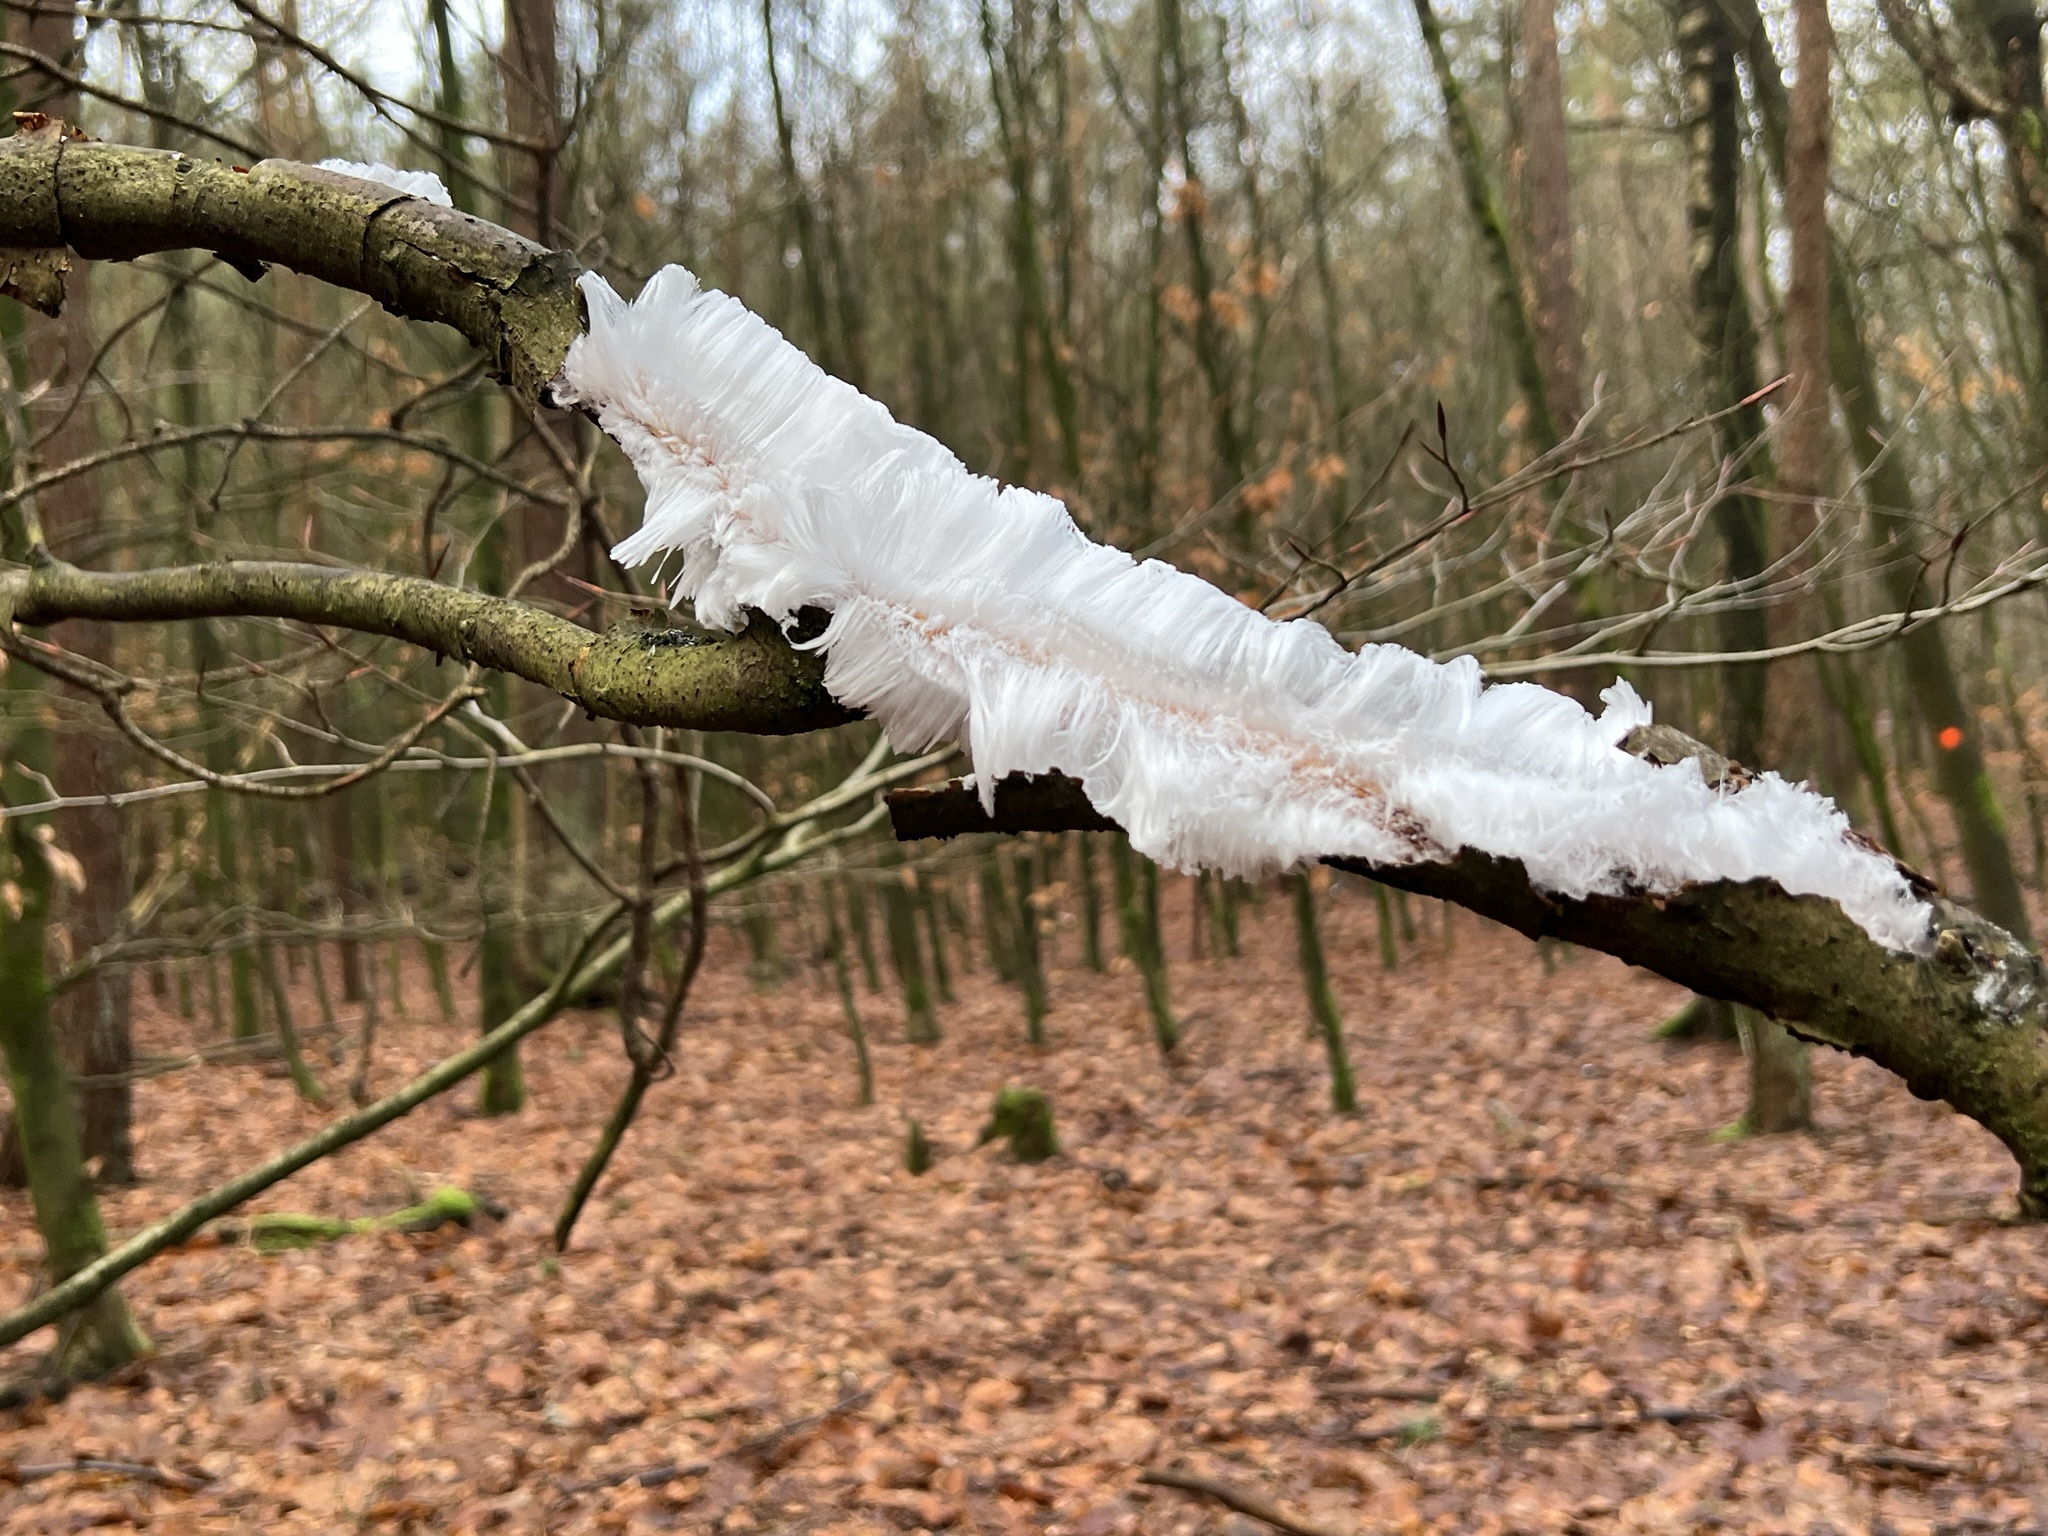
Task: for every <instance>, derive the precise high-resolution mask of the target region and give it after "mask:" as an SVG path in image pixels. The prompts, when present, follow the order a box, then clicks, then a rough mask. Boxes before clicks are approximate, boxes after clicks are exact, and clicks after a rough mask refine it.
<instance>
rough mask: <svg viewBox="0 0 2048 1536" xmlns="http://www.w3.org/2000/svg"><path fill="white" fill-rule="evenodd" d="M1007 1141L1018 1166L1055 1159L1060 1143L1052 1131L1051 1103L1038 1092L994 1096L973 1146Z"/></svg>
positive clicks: (1029, 1090) (1006, 1092) (1016, 1090)
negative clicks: (986, 1120)
mask: <svg viewBox="0 0 2048 1536" xmlns="http://www.w3.org/2000/svg"><path fill="white" fill-rule="evenodd" d="M999 1140H1000V1141H1008V1142H1009V1144H1010V1151H1011V1153H1012V1155H1014V1156H1015V1157H1016V1159H1017V1161H1018V1162H1020V1163H1042V1162H1044V1161H1045V1160H1046V1159H1047V1158H1049V1157H1058V1156H1059V1153H1060V1139H1059V1136H1058V1135H1057V1134H1056V1132H1055V1131H1054V1129H1053V1118H1052V1100H1051V1099H1049V1098H1047V1097H1046V1095H1045V1091H1044V1090H1043V1089H1039V1088H1005V1089H1003V1090H1001V1091H1000V1092H999V1093H997V1094H996V1102H995V1107H994V1108H993V1109H992V1110H991V1111H990V1112H989V1119H988V1124H987V1125H984V1126H983V1127H982V1128H981V1135H980V1136H979V1137H978V1138H977V1139H976V1141H975V1143H974V1144H975V1145H976V1146H978V1147H985V1146H987V1145H988V1144H989V1143H990V1142H992V1141H999Z"/></svg>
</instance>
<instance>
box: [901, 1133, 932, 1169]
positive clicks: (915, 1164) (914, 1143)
mask: <svg viewBox="0 0 2048 1536" xmlns="http://www.w3.org/2000/svg"><path fill="white" fill-rule="evenodd" d="M931 1166H932V1144H931V1143H930V1142H928V1141H926V1140H925V1139H924V1127H923V1126H922V1125H920V1124H918V1122H917V1121H915V1120H912V1121H911V1122H910V1125H909V1127H908V1129H906V1130H905V1131H904V1133H903V1169H904V1171H905V1172H906V1173H908V1174H910V1176H911V1177H912V1178H915V1177H917V1176H918V1175H920V1174H924V1173H929V1172H930V1171H931Z"/></svg>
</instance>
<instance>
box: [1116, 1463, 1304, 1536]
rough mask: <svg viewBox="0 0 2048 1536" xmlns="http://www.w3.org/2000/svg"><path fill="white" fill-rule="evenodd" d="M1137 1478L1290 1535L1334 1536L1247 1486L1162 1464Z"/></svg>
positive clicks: (1149, 1468) (1150, 1468)
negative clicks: (1194, 1496) (1195, 1495)
mask: <svg viewBox="0 0 2048 1536" xmlns="http://www.w3.org/2000/svg"><path fill="white" fill-rule="evenodd" d="M1138 1481H1139V1482H1141V1483H1150V1484H1151V1485H1152V1486H1153V1487H1155V1488H1178V1489H1180V1491H1181V1492H1183V1493H1199V1494H1201V1495H1202V1496H1203V1497H1204V1498H1209V1499H1214V1500H1215V1501H1216V1502H1217V1503H1218V1504H1221V1505H1222V1506H1223V1507H1224V1508H1225V1509H1234V1510H1236V1511H1237V1512H1238V1513H1239V1514H1240V1515H1250V1516H1251V1517H1252V1518H1253V1519H1254V1520H1263V1521H1265V1522H1266V1524H1268V1525H1270V1526H1272V1527H1273V1528H1274V1529H1275V1530H1278V1531H1286V1532H1288V1533H1290V1536H1337V1533H1336V1532H1335V1531H1333V1530H1331V1529H1330V1528H1329V1527H1328V1526H1322V1525H1311V1524H1310V1523H1309V1522H1308V1521H1306V1520H1297V1519H1296V1518H1295V1517H1294V1516H1292V1515H1290V1514H1288V1513H1287V1511H1286V1510H1284V1509H1282V1508H1281V1507H1280V1506H1279V1505H1278V1504H1275V1503H1274V1502H1273V1501H1272V1500H1271V1499H1269V1498H1266V1497H1265V1496H1264V1495H1262V1494H1258V1493H1254V1492H1252V1490H1251V1489H1249V1488H1240V1487H1238V1486H1237V1485H1236V1484H1235V1483H1226V1482H1222V1481H1219V1480H1218V1479H1216V1478H1213V1477H1197V1476H1195V1474H1194V1473H1192V1472H1176V1471H1173V1470H1171V1469H1170V1468H1165V1467H1148V1468H1147V1469H1146V1470H1145V1472H1144V1474H1143V1475H1142V1476H1140V1477H1139V1479H1138Z"/></svg>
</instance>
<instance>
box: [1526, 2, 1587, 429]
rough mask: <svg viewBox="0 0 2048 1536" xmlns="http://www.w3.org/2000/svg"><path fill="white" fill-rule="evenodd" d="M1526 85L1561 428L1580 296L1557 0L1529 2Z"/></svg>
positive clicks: (1547, 328) (1534, 228)
mask: <svg viewBox="0 0 2048 1536" xmlns="http://www.w3.org/2000/svg"><path fill="white" fill-rule="evenodd" d="M1522 57H1523V59H1524V60H1525V61H1526V66H1527V67H1526V71H1525V74H1524V77H1523V82H1522V91H1523V99H1524V102H1525V107H1524V117H1525V120H1526V123H1527V132H1528V154H1529V163H1528V199H1529V202H1528V206H1529V254H1530V262H1529V275H1530V278H1531V279H1532V282H1531V286H1532V287H1533V288H1534V289H1535V290H1536V312H1535V315H1534V317H1533V318H1534V320H1535V325H1536V343H1537V349H1538V357H1539V360H1540V362H1541V364H1542V368H1543V382H1544V387H1545V391H1546V393H1547V395H1548V397H1549V400H1550V413H1551V415H1552V417H1553V418H1554V419H1555V420H1556V422H1557V426H1558V429H1559V431H1561V432H1564V433H1570V432H1571V431H1572V430H1573V429H1574V428H1575V427H1577V426H1578V424H1579V415H1580V404H1579V372H1580V368H1581V361H1580V346H1579V299H1578V290H1577V289H1576V287H1575V286H1574V285H1573V282H1572V178H1571V160H1570V156H1569V154H1568V152H1567V144H1568V141H1567V139H1566V135H1565V120H1564V72H1563V70H1562V69H1561V68H1560V67H1559V63H1558V56H1557V4H1556V0H1522Z"/></svg>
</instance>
